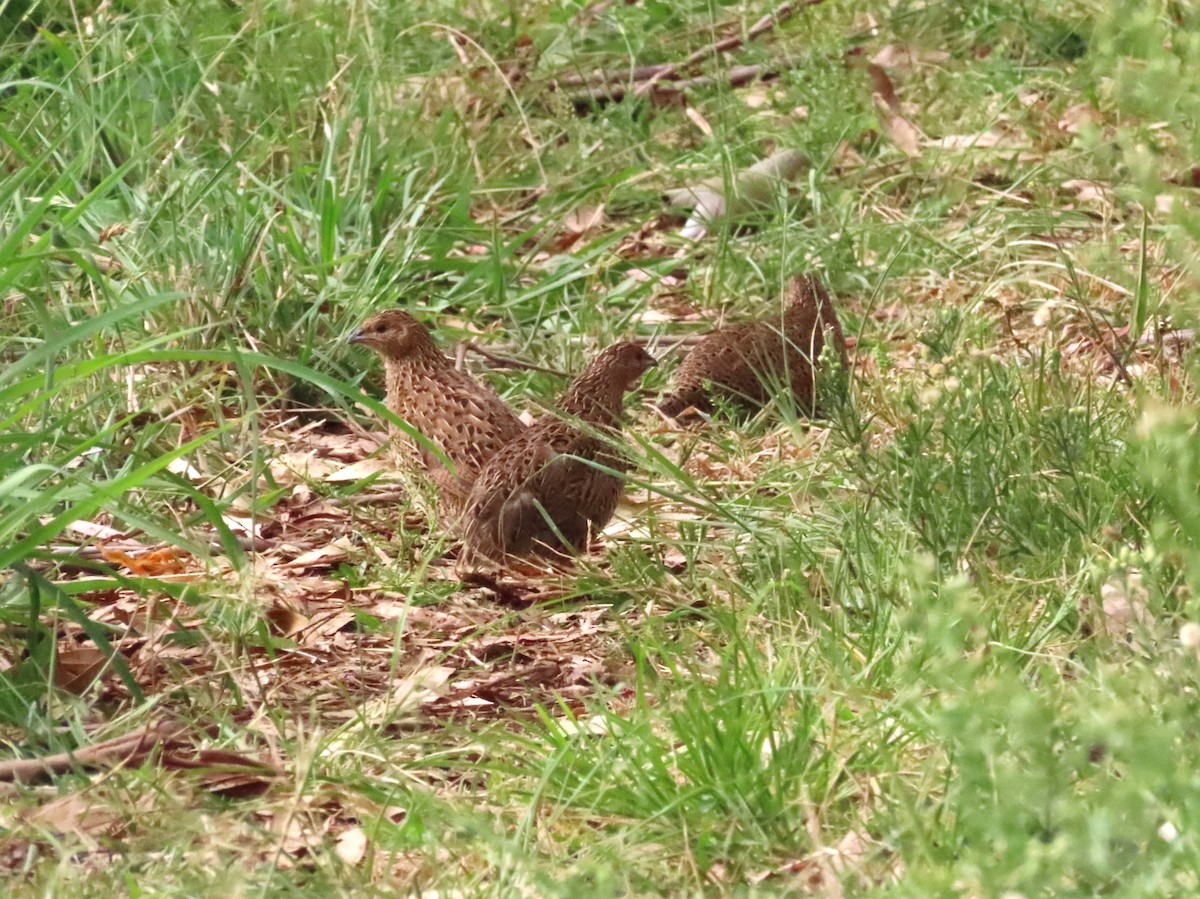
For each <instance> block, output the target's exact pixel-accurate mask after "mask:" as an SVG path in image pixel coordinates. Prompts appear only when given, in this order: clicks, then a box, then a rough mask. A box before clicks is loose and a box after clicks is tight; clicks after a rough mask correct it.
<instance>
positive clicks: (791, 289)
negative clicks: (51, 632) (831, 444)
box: [658, 275, 847, 419]
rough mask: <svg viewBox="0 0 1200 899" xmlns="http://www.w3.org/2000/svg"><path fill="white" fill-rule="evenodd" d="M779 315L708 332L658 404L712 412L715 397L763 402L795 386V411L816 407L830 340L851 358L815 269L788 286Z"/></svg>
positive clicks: (673, 411) (841, 355)
mask: <svg viewBox="0 0 1200 899" xmlns="http://www.w3.org/2000/svg"><path fill="white" fill-rule="evenodd" d="M784 302H785V304H786V308H785V309H784V312H783V315H782V316H776V317H773V318H764V319H759V320H756V321H748V322H742V323H741V324H736V325H728V326H726V327H724V328H718V329H717V330H715V331H713V332H711V333H710V334H708V335H706V336H705V337H704V339H702V340H701V341H700V342H699V343H698V344H696V346H695V347H693V348H692V350H691V352H689V353H688V354H687V356H685V357H684V359H683V361H682V362H681V363H679V367H678V368H677V369H675V373H674V375H673V376H672V379H671V386H672V389H671V391H670V393H668V394H667V395H666V396H665V397H664V398H663V399H662V401H661V402H660V403H659V406H658V408H659V409H660V410H661V411H662V413H663V414H664V415H666V416H668V417H670V418H678V419H684V418H688V417H689V416H688V415H687V414H686V413H688V412H689V410H693V409H694V410H695V411H697V412H712V411H713V408H714V400H716V399H717V398H721V399H724V400H726V401H729V402H733V403H736V404H738V405H741V406H746V407H751V408H757V407H760V406H762V405H764V404H765V403H766V402H767V401H768V400H770V399H771V397H772V396H774V395H776V393H777V392H778V390H779V388H781V387H783V388H790V392H791V396H792V401H793V402H794V403H795V411H796V413H797V414H798V415H813V414H814V413H815V412H816V411H817V408H816V407H817V390H816V366H817V361H818V360H819V359H820V357H821V351H822V350H823V349H824V348H825V342H826V340H830V341H832V342H833V344H834V348H835V350H836V352H837V356H838V359H839V361H840V362H841V364H842V365H843V367H844V366H846V365H847V357H846V338H845V336H844V335H843V334H842V326H841V324H840V323H839V322H838V318H837V313H836V312H835V311H834V308H833V302H832V301H831V300H830V298H829V294H828V292H827V291H826V290H825V286H824V285H823V284H822V283H821V281H820V279H819V278H817V277H816V276H815V275H797V276H795V277H793V278H790V279H789V280H788V283H787V286H786V288H785V290H784Z"/></svg>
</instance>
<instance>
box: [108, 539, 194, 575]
mask: <svg viewBox="0 0 1200 899" xmlns="http://www.w3.org/2000/svg"><path fill="white" fill-rule="evenodd" d="M100 553H101V555H103V556H104V558H105V559H106V560H107V561H109V562H111V563H112V564H114V565H120V566H121V567H122V568H125V569H126V570H128V571H129V573H130V574H132V575H134V576H135V577H162V576H163V575H168V574H182V573H184V572H185V571H187V569H188V567H189V566H188V561H189V560H190V558H191V557H190V556H188V555H187V554H186V553H184V552H182V551H181V550H177V549H174V548H173V547H170V546H168V547H165V548H163V549H154V550H149V551H147V552H144V553H138V554H137V555H136V556H135V555H131V554H129V553H127V552H124V551H122V550H119V549H108V548H106V547H103V546H102V547H100Z"/></svg>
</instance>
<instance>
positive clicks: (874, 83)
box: [867, 63, 901, 115]
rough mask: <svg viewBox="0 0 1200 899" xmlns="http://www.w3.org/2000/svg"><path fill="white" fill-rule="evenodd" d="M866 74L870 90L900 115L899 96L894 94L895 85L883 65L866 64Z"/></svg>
mask: <svg viewBox="0 0 1200 899" xmlns="http://www.w3.org/2000/svg"><path fill="white" fill-rule="evenodd" d="M867 75H868V76H870V78H871V91H872V92H873V93H874V94H875V96H877V97H878V98H879V99H880V100H882V101H883V103H884V105H886V106H887V108H888V109H890V110H891V111H892V112H893V113H895V114H896V115H900V113H901V110H900V98H899V97H898V96H897V95H896V85H895V84H893V83H892V79H891V77H890V76H889V75H888V73H887V72H886V71H885V70H884V68H883V66H880V65H876V64H875V63H870V64H868V65H867Z"/></svg>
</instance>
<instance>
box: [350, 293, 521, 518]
mask: <svg viewBox="0 0 1200 899" xmlns="http://www.w3.org/2000/svg"><path fill="white" fill-rule="evenodd" d="M350 341H351V342H352V343H360V344H362V345H363V346H367V347H370V348H371V349H373V350H374V351H375V352H377V353H379V355H380V356H382V357H383V367H384V373H385V376H386V385H387V405H388V408H389V409H391V410H392V411H393V412H394V413H396V415H397V416H398V417H399V418H402V419H404V420H405V421H406V422H408V423H409V424H410V425H412V426H413V428H415V429H416V430H417V431H420V432H421V434H423V435H424V436H425V437H426V438H428V439H429V441H430V443H433V444H434V445H435V446H437V447H438V448H439V449H441V451H442V453H443V454H445V456H446V458H447V459H449V460H450V462H451V463H452V464H453V470H451V469H450V468H447V467H446V465H445V464H443V463H442V462H441V460H439V459H438V458H437V457H436V456H435V455H434V454H433V453H431V452H429V451H428V450H427V449H424V448H421V449H419V450H418V451H417V453H416V455H417V456H418V458H419V459H420V463H421V465H422V466H423V467H424V468H425V470H426V471H427V472H428V473H429V475H430V477H432V479H433V481H434V483H435V484H436V485H437V487H438V490H439V501H440V503H441V507H442V511H443V512H444V513H446V514H449V515H454V514H455V513H456V512H457V511H459V510H460V509H461V508H462V504H463V501H464V500H465V499H466V497H467V494H468V493H469V492H470V490H471V485H472V484H473V483H474V482H475V478H476V476H477V475H478V474H479V471H480V470H481V469H482V468H483V466H484V465H485V464H486V463H487V461H488V460H489V459H491V458H492V456H494V455H495V454H496V453H497V451H499V450H500V448H501V447H504V446H507V445H508V444H510V443H511V442H512V441H513V440H515V439H516V438H517V437H518V436H520V435H521V433H522V432H524V430H525V427H524V425H522V424H521V422H520V420H519V419H518V418H517V416H516V415H514V414H513V411H512V410H511V409H510V408H509V407H508V406H507V405H506V404H505V402H504V400H502V399H500V397H499V395H498V394H497V393H496V392H495V391H494V390H492V389H491V388H490V387H488V386H486V385H484V384H480V383H479V382H478V381H476V380H475V379H474V378H472V377H471V376H470V375H469V374H467V373H466V372H462V371H458V370H457V369H456V368H455V367H454V365H453V363H451V361H450V360H449V359H447V358H446V357H445V356H444V355H443V354H442V352H441V351H440V350H439V349H438V348H437V345H436V344H435V343H434V342H433V337H432V335H431V334H430V333H429V329H428V328H426V327H425V326H424V325H423V324H421V323H420V322H419V321H417V320H416V319H415V318H413V317H412V316H411V315H409V314H408V313H407V312H404V311H402V310H400V309H389V310H387V311H385V312H380V313H378V314H377V315H373V316H372V317H371V318H369V319H367V320H366V321H365V322H364V323H363V325H362V327H361V328H359V329H358V330H357V331H355V332H354V334H352V335H351V336H350Z"/></svg>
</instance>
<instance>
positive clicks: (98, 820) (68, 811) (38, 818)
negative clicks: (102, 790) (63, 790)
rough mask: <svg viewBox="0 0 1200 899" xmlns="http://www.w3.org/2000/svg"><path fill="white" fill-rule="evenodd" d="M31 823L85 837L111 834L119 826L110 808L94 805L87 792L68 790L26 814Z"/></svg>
mask: <svg viewBox="0 0 1200 899" xmlns="http://www.w3.org/2000/svg"><path fill="white" fill-rule="evenodd" d="M23 818H24V820H25V822H26V823H28V824H33V825H35V826H38V827H43V828H45V829H47V830H50V831H52V832H54V833H59V834H66V833H70V834H75V835H76V836H82V837H96V836H107V835H111V834H113V833H114V832H116V830H117V829H118V826H119V824H118V821H119V819H118V818H117V816H116V815H115V814H114V813H113V812H112V811H110V810H109V809H107V808H102V807H100V806H98V805H95V804H93V803H92V802H91V801H90V797H89V795H88V794H87V793H86V792H79V793H68V794H67V795H66V796H60V797H59V798H57V799H52V800H51V801H50V802H47V803H46V804H45V805H40V806H38V807H37V808H35V809H32V810H30V811H29V812H28V813H27V814H25V815H24V816H23Z"/></svg>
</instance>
